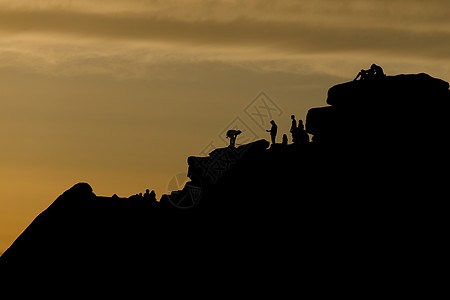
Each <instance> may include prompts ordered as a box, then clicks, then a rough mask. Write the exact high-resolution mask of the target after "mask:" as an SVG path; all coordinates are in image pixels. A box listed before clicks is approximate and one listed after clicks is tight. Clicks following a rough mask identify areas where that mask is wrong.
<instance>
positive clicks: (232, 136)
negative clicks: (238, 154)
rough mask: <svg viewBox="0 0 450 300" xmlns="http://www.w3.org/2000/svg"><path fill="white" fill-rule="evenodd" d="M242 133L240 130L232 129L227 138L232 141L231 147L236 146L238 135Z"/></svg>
mask: <svg viewBox="0 0 450 300" xmlns="http://www.w3.org/2000/svg"><path fill="white" fill-rule="evenodd" d="M241 133H242V131H240V130H234V129H230V130H228V131H227V138H229V139H230V146H231V147H234V146H235V144H236V138H237V136H238V135H240V134H241Z"/></svg>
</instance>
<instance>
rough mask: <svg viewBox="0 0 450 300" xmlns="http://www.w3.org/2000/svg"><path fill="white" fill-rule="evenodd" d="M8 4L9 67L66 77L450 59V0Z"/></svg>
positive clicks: (2, 57)
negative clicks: (168, 66) (183, 66)
mask: <svg viewBox="0 0 450 300" xmlns="http://www.w3.org/2000/svg"><path fill="white" fill-rule="evenodd" d="M14 3H16V2H14ZM37 3H38V4H37ZM2 5H3V8H4V9H2V10H1V11H0V35H2V40H1V41H0V45H1V46H2V47H1V48H0V66H11V65H13V64H16V66H27V67H30V68H29V69H31V70H34V71H40V70H47V71H48V72H57V73H58V74H61V73H62V74H64V73H66V74H77V73H83V72H87V73H99V74H119V76H124V77H133V76H137V77H139V76H147V75H148V68H149V66H154V65H157V64H162V63H165V62H177V63H192V62H199V61H225V62H228V63H233V64H237V65H241V66H243V67H245V68H253V67H254V66H256V69H258V70H260V71H267V70H280V71H281V69H282V70H284V71H287V72H296V68H297V69H302V70H304V69H305V68H304V67H301V66H305V64H306V65H307V66H310V67H306V69H313V70H317V69H323V70H325V71H326V70H327V68H326V67H325V66H330V63H329V62H330V61H335V66H336V65H341V63H340V61H342V60H343V59H348V60H350V61H352V62H353V63H362V62H363V61H364V60H368V61H370V60H371V58H372V59H379V58H380V57H382V58H383V60H384V61H390V62H395V61H403V62H408V61H409V62H411V61H417V62H418V61H420V62H425V61H426V62H428V63H429V64H439V62H440V63H441V64H442V63H443V62H445V63H447V62H448V61H449V60H450V24H449V23H450V15H449V14H450V13H449V12H450V10H446V9H444V8H445V7H447V6H450V3H448V4H447V2H446V1H437V0H430V1H427V5H426V6H425V5H423V1H419V0H412V1H392V0H391V1H384V0H382V1H376V2H373V1H337V0H322V1H302V2H299V1H277V2H273V3H267V1H253V0H250V1H245V2H237V1H231V0H228V1H225V0H224V1H189V2H188V3H185V2H184V1H179V0H171V1H168V0H167V1H144V0H127V1H124V0H115V1H96V2H95V3H92V2H91V1H85V0H80V1H39V2H36V1H31V2H30V1H18V2H17V3H16V4H15V5H9V6H4V3H3V2H0V7H2ZM352 62H349V64H350V65H352V64H353V63H352ZM367 63H368V62H367ZM367 63H366V64H367ZM314 65H316V66H314ZM331 65H332V64H331ZM343 68H348V66H345V64H344V66H343ZM337 72H339V71H337Z"/></svg>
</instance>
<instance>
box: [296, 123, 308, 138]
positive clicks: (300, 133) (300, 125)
mask: <svg viewBox="0 0 450 300" xmlns="http://www.w3.org/2000/svg"><path fill="white" fill-rule="evenodd" d="M297 134H298V143H299V144H308V143H309V135H308V133H307V132H306V130H305V126H303V120H299V121H298V129H297Z"/></svg>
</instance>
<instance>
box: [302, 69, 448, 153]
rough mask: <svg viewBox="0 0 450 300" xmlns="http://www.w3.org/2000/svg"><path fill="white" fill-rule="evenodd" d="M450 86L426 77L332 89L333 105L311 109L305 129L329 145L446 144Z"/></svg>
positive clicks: (330, 99)
mask: <svg viewBox="0 0 450 300" xmlns="http://www.w3.org/2000/svg"><path fill="white" fill-rule="evenodd" d="M448 88H449V84H448V82H445V81H443V80H440V79H436V78H432V77H431V76H429V75H427V74H423V73H422V74H408V75H397V76H386V77H384V78H382V79H371V80H360V81H350V82H347V83H343V84H338V85H335V86H333V87H331V88H330V89H329V91H328V99H327V103H328V104H330V105H331V106H326V107H320V108H312V109H310V110H309V112H308V114H307V118H306V131H307V132H308V133H311V134H313V135H314V141H315V142H318V143H327V144H330V143H333V144H349V143H351V144H361V143H364V144H370V145H397V146H401V145H408V146H414V147H415V146H417V145H425V144H426V145H437V144H447V141H446V139H445V137H446V136H447V135H448V129H449V124H448V121H447V119H448V117H447V115H448V111H449V97H450V94H449V90H448Z"/></svg>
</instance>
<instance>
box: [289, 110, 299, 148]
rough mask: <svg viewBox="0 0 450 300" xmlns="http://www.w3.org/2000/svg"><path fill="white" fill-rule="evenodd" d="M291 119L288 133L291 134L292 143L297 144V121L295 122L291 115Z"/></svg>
mask: <svg viewBox="0 0 450 300" xmlns="http://www.w3.org/2000/svg"><path fill="white" fill-rule="evenodd" d="M291 119H292V122H291V130H290V132H291V134H292V142H293V143H294V144H297V142H298V131H297V120H295V116H294V115H291Z"/></svg>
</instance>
